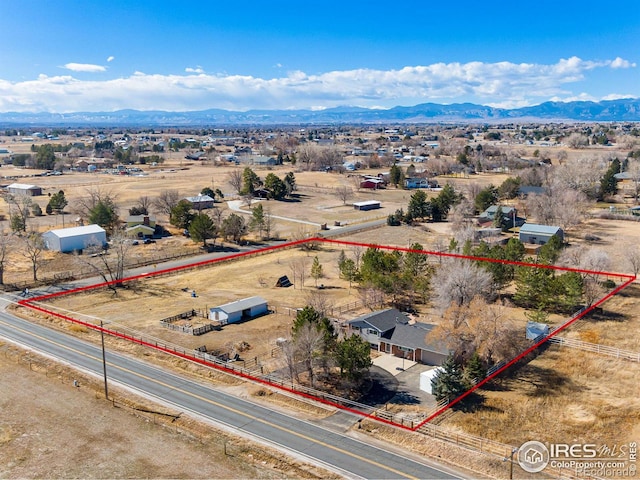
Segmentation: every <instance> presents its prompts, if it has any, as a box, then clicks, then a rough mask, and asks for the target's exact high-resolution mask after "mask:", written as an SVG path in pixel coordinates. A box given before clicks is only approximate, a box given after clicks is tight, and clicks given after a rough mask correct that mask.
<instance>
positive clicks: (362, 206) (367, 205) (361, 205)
mask: <svg viewBox="0 0 640 480" xmlns="http://www.w3.org/2000/svg"><path fill="white" fill-rule="evenodd" d="M381 206H382V205H381V203H380V202H379V201H378V200H365V201H364V202H355V203H354V204H353V208H355V209H356V210H363V211H364V210H375V209H377V208H380V207H381Z"/></svg>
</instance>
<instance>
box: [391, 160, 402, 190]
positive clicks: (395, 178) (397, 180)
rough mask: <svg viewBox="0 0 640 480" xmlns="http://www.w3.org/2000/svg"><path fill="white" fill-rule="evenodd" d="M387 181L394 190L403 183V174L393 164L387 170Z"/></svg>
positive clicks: (399, 168) (400, 169)
mask: <svg viewBox="0 0 640 480" xmlns="http://www.w3.org/2000/svg"><path fill="white" fill-rule="evenodd" d="M389 181H390V182H391V183H392V184H393V185H394V186H395V187H396V188H397V187H398V185H400V184H402V183H403V182H404V173H403V172H402V168H401V167H399V166H398V165H397V164H396V163H394V164H393V165H392V167H391V168H390V169H389Z"/></svg>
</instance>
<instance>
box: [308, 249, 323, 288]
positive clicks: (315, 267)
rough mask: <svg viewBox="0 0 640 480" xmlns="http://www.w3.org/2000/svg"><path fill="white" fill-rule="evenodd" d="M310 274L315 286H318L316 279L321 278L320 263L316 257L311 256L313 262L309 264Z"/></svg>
mask: <svg viewBox="0 0 640 480" xmlns="http://www.w3.org/2000/svg"><path fill="white" fill-rule="evenodd" d="M311 276H312V277H313V278H314V280H315V281H316V287H317V286H318V279H319V278H322V264H321V263H320V260H318V257H317V256H316V257H314V258H313V263H312V264H311Z"/></svg>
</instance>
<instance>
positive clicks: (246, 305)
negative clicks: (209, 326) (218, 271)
mask: <svg viewBox="0 0 640 480" xmlns="http://www.w3.org/2000/svg"><path fill="white" fill-rule="evenodd" d="M268 312H269V308H268V306H267V301H266V300H265V299H264V298H262V297H249V298H243V299H242V300H236V301H235V302H230V303H225V304H224V305H219V306H217V307H213V308H210V309H209V319H210V320H215V321H218V322H220V323H222V324H226V323H236V322H239V321H241V320H249V319H252V318H255V317H258V316H260V315H264V314H266V313H268Z"/></svg>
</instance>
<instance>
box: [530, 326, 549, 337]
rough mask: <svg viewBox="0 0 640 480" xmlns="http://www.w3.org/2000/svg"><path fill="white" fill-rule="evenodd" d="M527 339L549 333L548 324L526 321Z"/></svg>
mask: <svg viewBox="0 0 640 480" xmlns="http://www.w3.org/2000/svg"><path fill="white" fill-rule="evenodd" d="M526 328H527V332H526V337H527V340H536V339H538V338H541V335H544V336H545V337H546V336H547V335H549V325H547V324H546V323H538V322H527V327H526Z"/></svg>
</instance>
